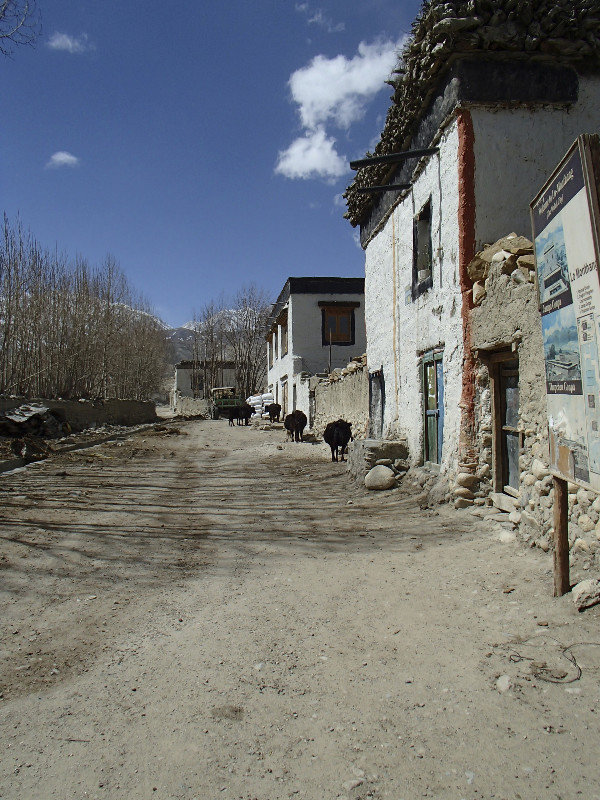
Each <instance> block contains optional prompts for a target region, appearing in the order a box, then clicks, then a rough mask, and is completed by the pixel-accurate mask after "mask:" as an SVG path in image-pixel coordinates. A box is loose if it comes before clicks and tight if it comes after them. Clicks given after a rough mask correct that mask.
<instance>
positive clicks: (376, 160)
mask: <svg viewBox="0 0 600 800" xmlns="http://www.w3.org/2000/svg"><path fill="white" fill-rule="evenodd" d="M439 149H440V148H439V147H423V148H421V149H420V150H404V151H403V152H402V153H390V154H389V155H387V156H372V157H371V158H360V159H359V160H358V161H351V162H350V169H360V168H361V167H373V166H375V165H376V164H399V163H400V162H401V161H406V160H407V159H409V158H420V157H421V156H431V155H433V154H434V153H437V152H439Z"/></svg>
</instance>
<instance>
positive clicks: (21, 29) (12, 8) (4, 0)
mask: <svg viewBox="0 0 600 800" xmlns="http://www.w3.org/2000/svg"><path fill="white" fill-rule="evenodd" d="M40 30H41V23H40V17H39V14H38V11H37V8H36V5H35V0H0V53H2V55H5V56H11V55H12V54H13V52H14V50H15V47H18V46H20V45H33V44H34V43H35V41H36V39H37V37H38V36H39V34H40Z"/></svg>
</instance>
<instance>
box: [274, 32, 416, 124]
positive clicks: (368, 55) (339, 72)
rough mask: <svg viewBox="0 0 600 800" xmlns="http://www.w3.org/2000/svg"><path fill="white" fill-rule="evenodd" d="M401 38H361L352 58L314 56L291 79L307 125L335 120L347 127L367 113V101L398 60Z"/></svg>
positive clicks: (380, 85)
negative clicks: (368, 40)
mask: <svg viewBox="0 0 600 800" xmlns="http://www.w3.org/2000/svg"><path fill="white" fill-rule="evenodd" d="M401 46H402V41H399V42H391V41H377V42H374V43H373V44H367V43H366V42H361V43H360V44H359V46H358V53H357V54H356V55H355V56H354V57H353V58H346V56H343V55H339V56H335V57H334V58H326V57H325V56H322V55H319V56H315V58H313V60H312V61H311V62H310V63H309V64H307V65H306V66H305V67H302V68H301V69H299V70H296V72H294V73H293V74H292V76H291V78H290V80H289V86H290V89H291V93H292V99H293V100H294V102H295V103H297V105H298V111H299V114H300V119H301V120H302V124H303V125H304V127H305V128H308V129H314V128H315V127H316V126H317V125H321V124H324V123H326V122H329V121H332V122H333V123H335V124H336V125H337V126H339V127H341V128H348V127H349V126H350V125H351V123H353V122H356V121H357V120H359V119H361V118H362V117H363V116H364V113H365V109H366V105H367V103H368V101H369V100H371V99H372V98H373V97H374V96H375V95H376V94H377V93H378V92H379V91H381V89H382V88H384V85H385V84H384V81H385V79H386V78H387V77H388V76H389V75H390V73H391V71H392V69H393V68H394V66H395V64H396V61H397V57H398V56H397V53H398V50H399V48H400V47H401Z"/></svg>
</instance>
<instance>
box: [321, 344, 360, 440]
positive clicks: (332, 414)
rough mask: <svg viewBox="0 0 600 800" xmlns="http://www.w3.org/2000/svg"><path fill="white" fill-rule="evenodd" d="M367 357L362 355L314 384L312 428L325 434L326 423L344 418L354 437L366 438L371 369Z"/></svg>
mask: <svg viewBox="0 0 600 800" xmlns="http://www.w3.org/2000/svg"><path fill="white" fill-rule="evenodd" d="M366 366H367V358H366V356H360V357H358V358H356V359H354V360H352V361H351V362H350V363H349V364H348V365H347V366H346V367H344V368H343V369H340V370H336V371H335V372H333V373H332V374H331V375H330V376H329V377H328V378H323V379H321V380H320V381H319V382H318V383H317V385H316V386H315V389H314V393H315V399H314V409H315V417H314V421H313V425H312V428H313V431H314V432H315V433H316V434H317V435H318V436H322V435H323V431H324V430H325V427H326V425H327V423H329V422H334V421H335V420H336V419H345V420H346V422H350V423H351V424H352V434H353V436H354V437H355V438H364V437H365V436H366V435H367V430H368V427H369V373H368V371H367V369H366Z"/></svg>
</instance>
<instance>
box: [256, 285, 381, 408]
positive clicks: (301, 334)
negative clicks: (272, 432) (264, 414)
mask: <svg viewBox="0 0 600 800" xmlns="http://www.w3.org/2000/svg"><path fill="white" fill-rule="evenodd" d="M320 301H324V302H327V301H332V302H333V301H335V302H342V301H350V302H357V303H360V306H359V307H358V308H355V309H354V319H355V343H354V344H353V345H346V346H340V345H333V346H332V348H331V368H332V369H335V368H336V367H340V368H341V367H345V366H346V364H347V363H348V361H349V360H350V359H351V358H352V357H353V356H356V355H362V354H363V353H365V352H366V348H367V341H366V333H365V317H364V308H365V303H364V298H363V297H362V295H359V294H350V293H348V294H292V295H290V299H289V302H288V352H287V355H285V356H282V355H281V330H280V329H279V330H278V337H277V340H278V346H277V352H276V358H274V360H273V366H272V368H271V369H269V370H268V372H267V383H268V385H269V388H270V390H271V391H272V392H273V394H275V385H276V384H278V385H279V393H278V402H279V403H280V404H281V405H282V406H283V403H282V391H281V381H282V379H283V378H284V377H285V376H287V381H288V406H287V408H284V409H282V411H283V413H286V414H289V413H290V411H292V406H293V386H294V384H295V385H296V408H299V409H300V410H301V411H304V413H305V414H306V415H307V416H308V411H309V409H308V383H307V382H306V385H304V382H301V381H300V374H301V373H302V372H306V373H308V374H310V375H314V374H316V373H319V372H326V371H327V369H328V365H329V346H328V345H323V342H322V334H321V318H322V315H321V308H320V307H319V302H320ZM267 363H268V362H267Z"/></svg>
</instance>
